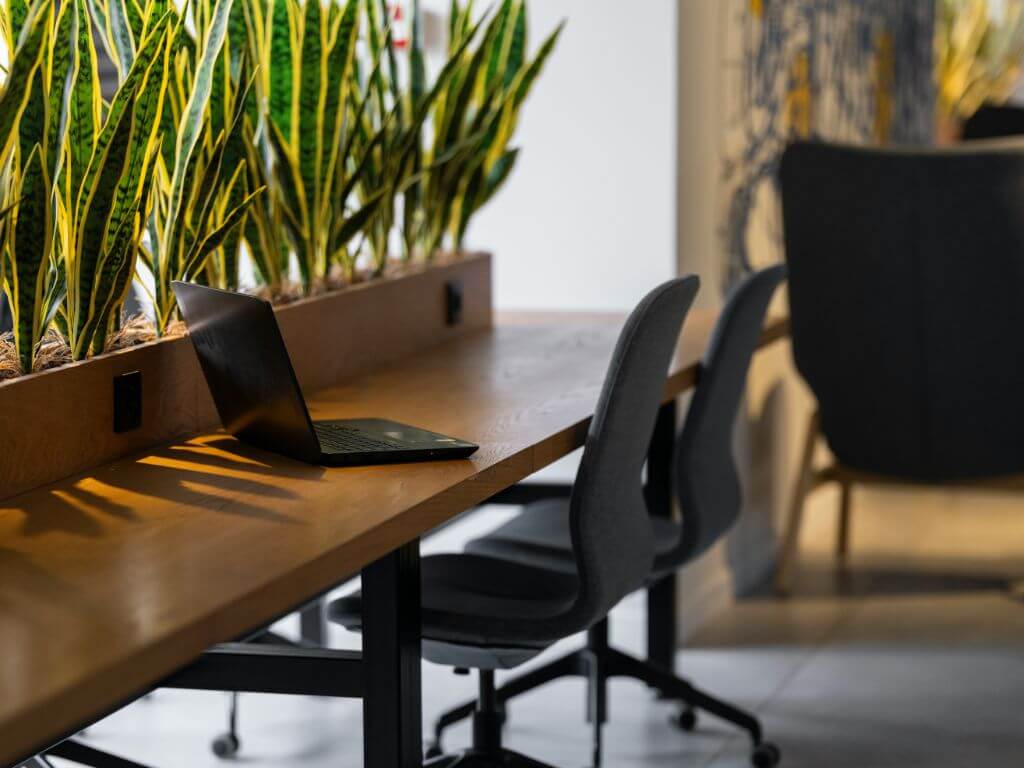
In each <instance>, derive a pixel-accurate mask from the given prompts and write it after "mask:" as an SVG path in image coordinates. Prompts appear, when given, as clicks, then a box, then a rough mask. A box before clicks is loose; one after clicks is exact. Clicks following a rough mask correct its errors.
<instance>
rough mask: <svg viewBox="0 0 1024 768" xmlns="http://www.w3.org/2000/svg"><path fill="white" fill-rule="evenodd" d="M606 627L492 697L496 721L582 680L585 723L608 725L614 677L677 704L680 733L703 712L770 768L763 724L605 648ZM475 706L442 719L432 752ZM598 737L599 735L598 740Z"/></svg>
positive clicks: (770, 748) (653, 667)
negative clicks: (520, 702)
mask: <svg viewBox="0 0 1024 768" xmlns="http://www.w3.org/2000/svg"><path fill="white" fill-rule="evenodd" d="M607 632H608V627H607V623H606V622H602V623H601V624H599V625H597V626H595V627H594V628H593V629H591V630H590V632H589V633H588V637H587V645H586V647H584V648H582V649H580V650H578V651H574V652H572V653H569V654H567V655H565V656H562V657H561V658H559V659H556V660H555V661H552V662H550V663H549V664H546V665H544V666H543V667H539V668H538V669H535V670H532V671H530V672H527V673H526V674H523V675H520V676H519V677H516V678H514V679H512V680H510V681H508V682H507V683H505V684H504V685H503V686H502V687H501V688H499V689H497V691H496V692H495V705H496V709H497V711H498V712H499V716H500V717H501V718H502V719H504V716H505V704H506V703H507V702H508V701H510V700H512V699H514V698H515V697H516V696H519V695H521V694H523V693H526V692H527V691H532V690H533V689H535V688H539V687H541V686H542V685H546V684H547V683H550V682H553V681H555V680H558V679H561V678H563V677H584V678H586V679H588V680H589V682H590V687H591V691H590V695H589V696H588V707H587V710H588V711H587V720H588V722H591V723H593V724H595V725H596V726H600V724H602V723H604V722H605V720H606V719H607V711H606V700H607V697H606V688H607V682H608V680H609V679H611V678H613V677H625V678H630V679H633V680H639V681H640V682H643V683H644V684H646V685H647V686H648V687H650V688H652V689H653V690H655V691H657V693H658V694H659V695H660V696H661V697H662V698H664V699H666V700H671V701H679V702H682V703H683V704H684V705H685V708H684V709H683V710H682V712H681V714H680V715H679V717H678V719H674V720H675V722H676V724H677V725H678V727H680V728H682V729H683V730H692V729H693V727H694V726H695V725H696V715H695V710H702V711H704V712H707V713H709V714H711V715H714V716H716V717H718V718H720V719H722V720H725V721H726V722H728V723H731V724H733V725H735V726H738V727H739V728H741V729H743V730H744V731H746V732H747V733H748V734H749V736H750V739H751V742H752V743H753V747H754V753H753V755H752V760H753V762H754V764H755V765H757V766H767V767H768V768H770V767H771V766H773V765H775V764H776V763H777V762H778V759H777V757H776V759H775V760H770V759H767V758H770V757H771V756H772V755H775V756H777V755H778V754H779V750H778V749H777V748H776V747H774V746H773V745H771V744H768V743H767V742H764V740H763V738H762V730H761V724H760V722H759V721H758V720H757V718H756V717H754V716H753V715H751V714H750V713H748V712H745V711H743V710H741V709H739V708H737V707H735V706H733V705H731V704H728V703H727V702H724V701H722V700H720V699H717V698H715V697H714V696H712V695H710V694H708V693H705V692H704V691H702V690H700V689H698V688H696V687H694V686H693V685H692V684H691V683H689V682H687V681H686V680H683V679H682V678H680V677H677V676H676V675H674V674H672V673H671V672H667V671H665V670H664V669H662V668H661V667H658V666H656V665H654V664H651V663H650V662H646V661H642V660H640V659H637V658H634V657H632V656H630V655H628V654H626V653H623V652H621V651H618V650H616V649H614V648H611V647H609V646H608V643H607ZM475 709H476V703H475V702H467V703H465V704H462V705H460V706H458V707H455V708H453V709H451V710H449V711H447V712H445V713H444V714H442V715H441V716H440V717H439V718H438V720H437V722H436V724H435V726H434V744H433V745H432V747H431V751H432V752H433V753H434V754H438V753H439V752H440V749H441V742H442V738H443V735H444V731H445V729H447V728H448V727H450V726H451V725H454V724H455V723H458V722H460V721H462V720H464V719H466V718H467V717H470V716H472V715H473V713H474V711H475ZM599 733H600V732H599V731H598V732H597V734H599ZM595 756H596V757H597V760H595V763H597V762H598V761H599V759H600V744H599V743H598V744H595Z"/></svg>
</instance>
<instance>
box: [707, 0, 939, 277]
mask: <svg viewBox="0 0 1024 768" xmlns="http://www.w3.org/2000/svg"><path fill="white" fill-rule="evenodd" d="M722 9H723V10H722V12H723V13H724V14H726V18H725V19H723V22H724V23H723V24H722V25H721V28H722V29H723V30H725V35H726V40H725V47H724V50H725V52H726V53H725V56H726V61H725V78H726V79H725V90H726V99H727V103H726V106H725V110H726V111H725V115H724V118H725V125H726V133H725V138H724V141H725V147H724V157H725V163H724V168H723V181H724V190H725V201H724V210H723V213H722V219H723V221H722V237H723V241H724V248H725V253H726V258H727V265H726V266H727V268H726V272H725V279H726V282H727V283H732V282H733V281H734V280H735V279H736V278H737V277H738V276H740V275H742V274H744V273H745V272H747V271H749V270H750V269H751V268H752V267H754V266H755V265H756V264H757V263H764V262H770V261H776V260H778V258H779V255H780V250H779V249H780V245H781V217H780V215H779V206H778V194H777V188H776V187H777V171H778V164H779V158H780V156H781V153H782V150H783V149H784V147H785V145H786V142H787V141H789V140H790V139H793V138H820V139H827V140H832V141H842V142H851V143H865V144H886V143H898V144H922V143H926V142H929V141H930V140H931V137H932V132H933V130H934V122H935V117H934V116H935V86H934V83H933V75H932V46H933V36H934V24H935V6H934V4H933V3H932V2H929V1H928V0H727V1H726V2H723V3H722Z"/></svg>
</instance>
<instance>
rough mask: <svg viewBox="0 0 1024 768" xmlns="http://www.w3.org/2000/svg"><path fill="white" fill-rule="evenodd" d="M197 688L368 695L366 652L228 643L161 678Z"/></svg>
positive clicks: (344, 696)
mask: <svg viewBox="0 0 1024 768" xmlns="http://www.w3.org/2000/svg"><path fill="white" fill-rule="evenodd" d="M159 687H161V688H184V689H187V690H196V691H238V692H239V693H279V694H291V695H295V696H329V697H332V698H340V699H360V698H362V697H363V690H364V686H363V654H362V653H360V652H359V651H335V650H330V649H326V648H296V647H293V646H275V645H263V644H253V643H229V644H225V645H219V646H217V647H216V648H213V649H212V650H209V651H206V652H205V653H204V654H203V655H202V656H200V657H199V660H198V661H196V662H193V663H192V664H191V665H189V666H188V667H185V669H183V670H181V671H180V672H177V673H176V674H174V675H172V676H171V677H169V678H168V679H167V680H164V681H163V682H162V683H160V686H159Z"/></svg>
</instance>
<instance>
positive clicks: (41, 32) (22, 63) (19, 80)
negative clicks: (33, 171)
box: [0, 0, 52, 162]
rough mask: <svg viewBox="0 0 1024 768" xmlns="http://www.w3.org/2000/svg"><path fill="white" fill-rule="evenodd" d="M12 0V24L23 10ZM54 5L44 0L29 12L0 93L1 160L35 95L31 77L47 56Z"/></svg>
mask: <svg viewBox="0 0 1024 768" xmlns="http://www.w3.org/2000/svg"><path fill="white" fill-rule="evenodd" d="M11 2H12V8H11V11H10V13H11V15H12V24H13V23H14V17H15V16H16V12H17V13H20V10H19V9H20V8H21V7H22V4H21V3H19V2H18V0H11ZM51 7H52V4H51V0H42V2H40V3H38V4H37V5H35V6H33V7H32V9H31V10H30V11H28V12H27V13H26V15H25V17H24V19H23V22H22V28H21V34H20V35H18V36H19V37H20V39H21V43H20V44H19V45H18V49H17V51H15V53H14V59H13V60H12V61H11V65H10V68H9V70H8V74H7V81H6V83H5V84H4V85H5V87H4V90H3V94H2V95H0V162H2V161H3V160H4V159H6V157H7V155H8V153H9V152H10V150H11V147H12V145H13V143H14V140H15V138H16V136H17V134H16V133H15V126H16V125H17V123H18V121H19V120H20V119H21V116H22V113H23V112H24V110H25V105H26V103H27V102H28V99H29V96H31V94H32V89H31V83H32V79H33V77H34V75H35V72H36V70H37V69H38V68H39V67H40V66H42V62H43V59H44V58H45V56H46V46H45V44H44V40H45V39H46V34H47V32H48V31H49V11H50V9H51ZM15 34H17V33H15Z"/></svg>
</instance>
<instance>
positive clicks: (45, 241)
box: [7, 144, 53, 373]
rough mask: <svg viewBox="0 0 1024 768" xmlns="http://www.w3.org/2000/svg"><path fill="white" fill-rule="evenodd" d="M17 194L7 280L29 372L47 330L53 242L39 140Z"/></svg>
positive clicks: (18, 342)
mask: <svg viewBox="0 0 1024 768" xmlns="http://www.w3.org/2000/svg"><path fill="white" fill-rule="evenodd" d="M16 195H17V198H18V204H17V208H16V211H15V214H14V224H13V227H10V228H9V229H8V232H9V233H10V240H9V242H8V243H7V248H8V254H9V255H8V259H9V261H10V264H9V269H8V272H9V275H8V282H9V285H10V286H11V290H10V291H9V293H10V298H11V313H12V315H13V316H14V330H15V334H14V345H15V349H16V351H17V353H18V360H19V362H20V363H21V370H22V372H23V373H29V372H31V371H32V369H33V367H34V362H35V353H36V346H37V345H38V344H39V340H40V339H41V338H42V337H43V332H44V331H45V328H44V327H43V323H42V321H43V315H42V312H43V307H44V298H45V293H46V275H47V271H48V269H49V263H50V245H51V243H52V238H51V236H50V234H51V232H52V211H53V208H52V206H50V205H49V199H50V189H49V180H48V179H47V176H46V168H45V166H44V159H43V150H42V147H41V146H40V145H39V144H36V145H35V146H34V147H32V149H31V150H30V151H29V154H28V157H27V159H26V160H25V163H24V166H23V172H22V175H21V177H20V179H19V180H18V187H17V192H16Z"/></svg>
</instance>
